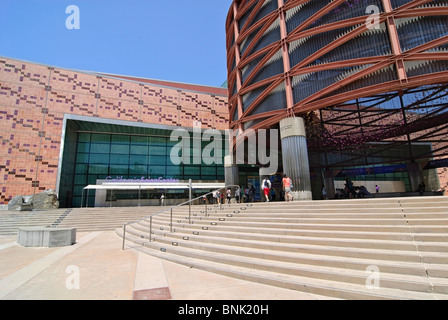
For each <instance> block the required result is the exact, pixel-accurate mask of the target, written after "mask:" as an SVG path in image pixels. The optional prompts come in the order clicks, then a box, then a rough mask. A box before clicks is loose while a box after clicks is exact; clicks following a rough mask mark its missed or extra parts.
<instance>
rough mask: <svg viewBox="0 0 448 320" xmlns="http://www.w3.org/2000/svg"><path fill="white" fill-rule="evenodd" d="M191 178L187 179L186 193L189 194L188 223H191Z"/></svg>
mask: <svg viewBox="0 0 448 320" xmlns="http://www.w3.org/2000/svg"><path fill="white" fill-rule="evenodd" d="M191 191H192V180H191V179H189V180H188V194H189V196H188V198H189V201H188V223H189V224H191V197H192V192H191Z"/></svg>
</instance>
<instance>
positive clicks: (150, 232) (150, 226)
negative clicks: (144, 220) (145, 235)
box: [149, 217, 152, 243]
mask: <svg viewBox="0 0 448 320" xmlns="http://www.w3.org/2000/svg"><path fill="white" fill-rule="evenodd" d="M149 242H150V243H151V242H152V217H150V218H149Z"/></svg>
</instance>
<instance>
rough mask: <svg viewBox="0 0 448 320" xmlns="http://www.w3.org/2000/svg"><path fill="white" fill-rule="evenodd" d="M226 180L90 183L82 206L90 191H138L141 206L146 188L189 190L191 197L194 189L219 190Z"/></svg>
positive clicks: (82, 200) (86, 188)
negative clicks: (141, 199)
mask: <svg viewBox="0 0 448 320" xmlns="http://www.w3.org/2000/svg"><path fill="white" fill-rule="evenodd" d="M225 186H226V184H225V183H224V182H191V184H190V182H181V181H178V182H144V181H141V182H140V181H127V182H102V184H98V185H88V186H87V187H85V188H84V189H83V191H82V199H81V207H82V206H83V203H84V193H85V192H86V191H87V192H86V193H87V203H88V199H89V191H90V190H94V191H135V192H138V205H139V206H140V197H141V193H142V192H143V191H146V190H164V191H166V190H189V191H190V192H189V194H190V198H191V195H192V193H193V191H194V190H198V191H197V192H202V191H203V190H211V191H213V190H219V189H223V188H225Z"/></svg>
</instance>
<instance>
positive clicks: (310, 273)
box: [118, 231, 446, 300]
mask: <svg viewBox="0 0 448 320" xmlns="http://www.w3.org/2000/svg"><path fill="white" fill-rule="evenodd" d="M118 232H119V231H118ZM133 243H134V244H136V245H138V247H136V248H137V250H141V251H143V252H146V253H148V254H150V255H153V256H157V257H159V258H161V259H165V260H169V261H173V262H176V263H180V264H183V265H186V266H189V267H191V268H197V269H201V270H206V271H210V272H214V273H218V274H222V275H226V276H231V277H235V278H239V279H243V280H247V281H254V282H259V283H263V284H268V285H274V286H278V287H283V288H288V289H293V290H299V291H303V292H308V293H312V294H319V295H323V296H328V297H336V298H341V299H397V298H398V299H418V300H422V299H441V298H446V297H445V296H444V295H441V294H439V293H435V292H433V291H434V289H433V288H432V287H431V284H430V282H429V281H427V279H426V278H425V277H424V276H411V279H410V280H408V281H406V279H405V278H403V277H402V276H400V275H389V274H381V279H382V280H381V282H380V283H383V285H380V287H379V288H377V289H368V288H367V286H366V283H367V280H366V279H367V276H366V273H365V272H366V271H365V270H364V274H363V272H362V270H360V271H356V272H353V271H352V270H351V271H350V272H347V270H343V269H342V270H339V269H338V268H331V267H330V268H325V267H319V268H317V267H316V266H312V268H310V267H309V266H306V265H300V264H297V263H294V264H291V263H285V262H279V261H266V260H265V259H257V258H253V257H235V256H232V255H226V254H222V253H212V252H207V253H206V254H204V252H203V251H202V250H195V249H185V248H183V247H179V246H172V247H168V248H167V247H166V245H164V244H162V243H158V242H151V243H148V242H145V241H144V240H142V239H138V238H137V237H135V239H134V240H133ZM383 277H384V278H383ZM383 279H384V280H383ZM383 281H384V282H383ZM403 283H404V284H403ZM403 285H405V286H406V287H408V288H409V289H410V290H403V289H394V286H397V287H399V288H403ZM415 290H416V291H415Z"/></svg>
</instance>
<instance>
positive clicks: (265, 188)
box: [261, 178, 271, 202]
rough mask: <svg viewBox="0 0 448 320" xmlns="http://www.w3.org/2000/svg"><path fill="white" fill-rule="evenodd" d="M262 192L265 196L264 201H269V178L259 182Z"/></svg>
mask: <svg viewBox="0 0 448 320" xmlns="http://www.w3.org/2000/svg"><path fill="white" fill-rule="evenodd" d="M261 186H262V189H263V192H264V196H265V198H266V202H269V191H270V190H271V180H269V179H267V178H266V179H264V180H263V182H262V183H261Z"/></svg>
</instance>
